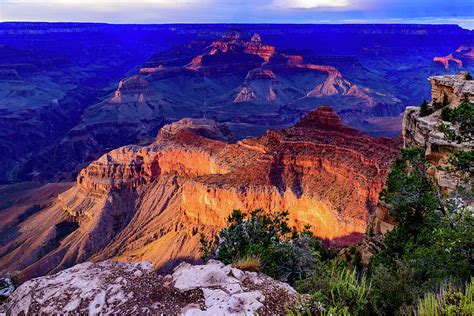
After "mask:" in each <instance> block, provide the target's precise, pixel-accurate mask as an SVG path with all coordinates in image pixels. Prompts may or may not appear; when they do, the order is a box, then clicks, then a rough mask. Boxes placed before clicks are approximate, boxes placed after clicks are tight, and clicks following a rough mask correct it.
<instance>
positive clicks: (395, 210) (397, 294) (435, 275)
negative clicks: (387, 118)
mask: <svg viewBox="0 0 474 316" xmlns="http://www.w3.org/2000/svg"><path fill="white" fill-rule="evenodd" d="M425 168H426V161H425V160H424V151H422V150H419V149H407V150H403V151H402V157H401V158H400V159H398V160H397V161H395V163H394V164H393V166H392V169H391V171H390V173H389V176H388V179H387V184H386V189H385V190H384V191H383V194H382V196H381V198H382V199H383V200H385V201H386V202H387V203H388V205H389V208H390V213H391V214H392V215H393V216H394V217H395V218H396V219H397V221H398V224H397V226H396V227H395V228H394V229H393V230H392V231H391V232H389V233H387V234H386V235H385V240H384V245H385V249H384V250H382V251H381V252H380V253H379V254H377V255H376V256H375V257H374V258H373V259H372V261H371V265H370V273H371V279H372V284H373V287H372V288H373V295H372V299H371V302H372V304H371V305H372V309H373V310H375V311H377V312H378V313H381V314H387V313H388V314H390V313H393V311H396V310H399V309H400V308H405V307H407V306H410V305H412V304H414V303H415V300H416V299H417V297H419V296H421V295H422V293H423V292H426V291H430V290H432V289H433V288H435V287H436V286H438V285H439V284H442V283H443V282H444V281H445V280H446V279H449V280H452V281H453V282H466V281H467V280H469V278H470V274H471V264H472V263H471V262H472V253H471V249H472V245H473V243H474V230H473V229H472V227H474V214H473V211H472V209H470V208H469V207H467V206H465V205H464V204H463V203H462V201H458V200H456V199H447V198H444V197H441V196H440V195H439V194H438V192H437V191H436V189H435V188H434V186H433V185H432V184H431V182H430V181H429V179H428V177H427V175H426V173H425V171H424V170H425Z"/></svg>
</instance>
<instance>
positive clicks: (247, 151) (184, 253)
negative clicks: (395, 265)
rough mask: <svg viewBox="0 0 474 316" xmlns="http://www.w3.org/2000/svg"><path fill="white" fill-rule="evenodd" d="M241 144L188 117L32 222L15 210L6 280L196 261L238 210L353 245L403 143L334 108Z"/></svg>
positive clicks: (79, 182)
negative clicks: (89, 264) (275, 216)
mask: <svg viewBox="0 0 474 316" xmlns="http://www.w3.org/2000/svg"><path fill="white" fill-rule="evenodd" d="M230 139H232V135H231V133H230V130H229V129H228V127H227V126H225V125H223V124H220V123H216V122H215V121H212V120H209V119H183V120H180V121H177V122H175V123H172V124H169V125H166V126H164V127H163V128H162V129H161V130H160V132H159V133H158V135H157V137H156V138H155V140H154V141H153V143H152V144H150V145H147V146H137V145H129V146H125V147H121V148H118V149H115V150H112V151H110V152H109V153H107V154H105V155H103V156H102V157H100V158H99V159H98V160H96V161H94V162H92V163H91V164H89V165H88V166H87V167H86V168H84V169H83V170H82V171H81V172H80V173H79V175H78V176H77V179H76V183H75V184H74V185H73V186H72V187H71V188H69V189H67V188H64V189H67V190H66V191H62V193H60V194H59V195H58V196H57V197H56V198H53V199H52V200H51V201H49V202H48V203H42V204H41V206H38V207H37V209H36V210H35V212H33V213H32V214H27V215H23V216H22V214H25V212H27V210H24V209H23V210H21V209H20V210H17V213H13V212H12V211H11V210H10V211H9V209H8V208H7V209H6V210H4V211H2V214H10V215H11V218H10V221H2V226H3V227H2V232H7V231H9V232H10V233H9V234H5V233H4V235H3V238H2V243H1V245H0V255H1V261H0V270H1V271H2V272H4V273H5V272H8V271H10V272H13V271H16V273H17V275H18V277H20V278H21V279H29V278H31V277H33V276H38V275H44V274H48V273H55V272H58V271H60V270H61V269H64V268H67V267H69V266H72V265H73V264H75V263H79V262H84V261H88V260H92V261H101V260H104V259H109V258H113V259H114V260H118V261H143V260H147V261H150V262H152V263H153V265H154V266H155V267H157V268H162V269H166V268H170V267H172V266H174V265H175V264H176V263H178V262H180V261H183V260H187V261H191V262H194V261H197V260H198V258H199V237H200V234H204V235H206V236H208V237H209V238H214V237H213V236H215V234H216V233H217V232H218V231H219V230H220V229H221V228H223V227H225V225H226V218H227V217H228V215H230V213H231V212H232V210H234V209H241V210H243V211H248V210H252V209H254V208H263V209H265V210H267V211H281V210H287V211H289V218H290V224H291V225H292V226H294V227H296V228H298V229H302V228H303V227H304V226H305V225H307V224H309V225H311V229H312V231H313V232H314V233H315V234H316V235H317V236H318V237H320V238H321V239H322V240H323V241H324V242H326V243H327V244H329V245H333V246H342V245H347V244H352V243H355V242H358V241H360V240H361V239H362V238H363V234H364V232H365V229H366V225H367V221H368V218H369V216H370V214H371V213H373V212H374V211H375V206H376V205H377V203H378V194H379V192H380V191H381V189H382V187H383V182H384V179H385V177H386V175H387V172H388V170H389V167H390V162H391V161H392V160H393V159H395V157H397V155H398V152H399V146H400V145H401V139H400V138H384V137H382V138H374V137H371V136H368V135H366V134H364V133H362V132H360V131H358V130H356V129H353V128H350V127H347V126H346V125H344V124H343V123H342V122H341V119H340V118H339V116H338V115H337V114H336V113H335V112H334V111H333V109H332V108H331V107H328V106H323V107H320V108H319V109H317V110H313V111H311V112H309V113H307V114H306V115H304V116H303V117H302V118H301V120H300V121H299V122H298V123H296V124H295V125H294V126H291V127H289V128H286V129H280V130H271V131H268V132H267V133H266V134H265V135H264V136H261V137H258V138H246V139H243V140H240V141H238V142H233V143H232V142H231V143H229V140H230ZM64 189H63V190H64ZM22 212H23V213H22ZM20 218H21V220H20Z"/></svg>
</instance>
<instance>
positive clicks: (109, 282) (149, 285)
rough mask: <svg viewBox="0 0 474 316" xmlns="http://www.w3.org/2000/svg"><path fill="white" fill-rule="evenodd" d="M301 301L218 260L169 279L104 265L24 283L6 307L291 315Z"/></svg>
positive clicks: (142, 266) (133, 265) (285, 288)
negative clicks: (295, 303) (290, 309)
mask: <svg viewBox="0 0 474 316" xmlns="http://www.w3.org/2000/svg"><path fill="white" fill-rule="evenodd" d="M295 297H296V292H295V290H294V289H293V288H291V287H290V286H289V285H287V284H285V283H282V282H278V281H275V280H273V279H272V278H270V277H268V276H266V275H263V274H257V273H254V272H244V271H241V270H238V269H235V268H233V267H231V266H230V265H224V264H223V263H221V262H218V261H212V260H211V261H210V262H209V263H207V264H204V265H194V266H193V265H190V264H187V263H183V264H181V265H179V266H178V267H176V268H175V270H174V272H173V274H171V275H165V276H163V275H158V274H157V273H156V272H155V271H154V270H153V268H152V266H151V265H150V264H149V263H146V262H139V263H137V262H128V263H118V262H113V261H104V262H100V263H91V262H86V263H82V264H78V265H76V266H74V267H72V268H70V269H66V270H63V271H61V272H59V273H57V274H54V275H51V276H44V277H40V278H36V279H32V280H30V281H28V282H25V283H23V284H22V285H21V286H20V287H18V289H16V290H15V291H14V292H13V294H12V295H11V296H10V298H9V299H8V301H7V302H6V303H5V304H4V305H3V312H7V313H11V314H12V315H18V314H20V313H25V314H42V313H45V314H56V313H59V314H77V313H80V314H88V315H99V314H100V315H104V314H123V313H138V314H167V315H254V314H255V313H256V312H257V313H259V314H268V315H270V314H272V315H275V314H285V310H286V306H287V305H288V304H291V303H292V302H293V301H294V299H295ZM1 312H2V310H1V308H0V313H1Z"/></svg>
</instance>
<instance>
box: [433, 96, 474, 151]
mask: <svg viewBox="0 0 474 316" xmlns="http://www.w3.org/2000/svg"><path fill="white" fill-rule="evenodd" d="M441 119H442V120H443V121H445V122H451V123H452V127H453V128H449V127H448V126H446V125H445V124H444V123H441V124H440V125H439V126H438V130H439V131H440V132H442V133H443V134H444V136H445V138H446V139H447V140H449V141H455V142H458V143H460V142H463V141H468V140H471V139H472V134H473V132H474V125H473V122H474V104H472V103H471V102H470V101H469V100H466V99H464V100H462V101H461V102H460V103H459V106H458V107H457V108H455V109H449V108H447V107H446V108H443V110H441Z"/></svg>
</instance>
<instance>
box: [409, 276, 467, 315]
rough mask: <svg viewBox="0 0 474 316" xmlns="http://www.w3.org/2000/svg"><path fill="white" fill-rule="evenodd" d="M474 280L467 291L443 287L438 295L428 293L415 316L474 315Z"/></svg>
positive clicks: (420, 301)
mask: <svg viewBox="0 0 474 316" xmlns="http://www.w3.org/2000/svg"><path fill="white" fill-rule="evenodd" d="M473 292H474V279H471V282H470V283H469V284H468V285H467V286H466V289H465V291H464V292H463V291H462V290H459V289H457V288H456V287H453V286H450V285H448V286H443V287H441V288H440V290H439V291H438V293H426V294H425V295H424V296H423V298H422V299H420V300H419V301H418V304H417V306H416V308H415V311H416V312H415V314H416V315H419V316H431V315H440V316H450V315H457V316H471V315H474V301H473V299H474V297H473Z"/></svg>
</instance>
